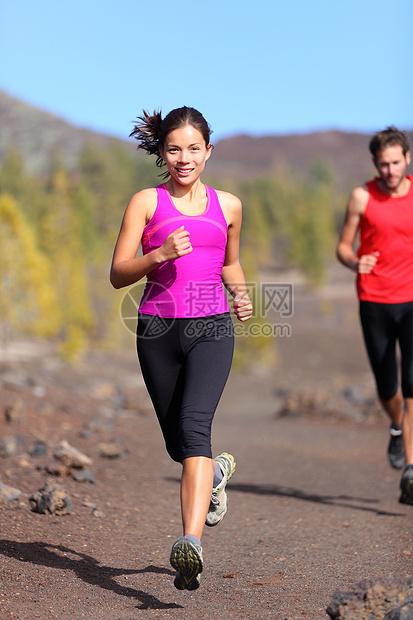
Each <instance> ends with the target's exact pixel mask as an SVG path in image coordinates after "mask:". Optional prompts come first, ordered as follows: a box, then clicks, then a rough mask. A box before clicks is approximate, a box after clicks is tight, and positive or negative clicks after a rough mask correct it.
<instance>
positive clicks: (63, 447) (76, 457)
mask: <svg viewBox="0 0 413 620" xmlns="http://www.w3.org/2000/svg"><path fill="white" fill-rule="evenodd" d="M54 456H55V458H56V459H58V460H59V461H62V463H64V464H65V465H66V467H73V468H74V469H84V468H85V467H88V466H89V465H91V464H92V459H90V458H89V457H88V456H86V455H85V454H82V452H80V451H79V450H77V449H76V448H74V447H73V446H71V445H70V444H69V442H67V441H66V440H65V439H63V441H61V442H60V443H59V445H58V446H57V448H56V450H55V454H54Z"/></svg>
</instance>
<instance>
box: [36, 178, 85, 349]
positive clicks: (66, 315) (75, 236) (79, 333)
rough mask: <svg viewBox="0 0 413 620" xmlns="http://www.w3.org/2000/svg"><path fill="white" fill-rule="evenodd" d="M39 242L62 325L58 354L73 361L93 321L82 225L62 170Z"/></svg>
mask: <svg viewBox="0 0 413 620" xmlns="http://www.w3.org/2000/svg"><path fill="white" fill-rule="evenodd" d="M40 238H41V243H42V248H43V249H44V251H45V253H46V255H47V256H48V257H49V259H50V260H51V262H52V264H53V274H52V278H53V286H54V288H55V291H56V295H57V299H58V306H59V318H60V323H61V328H60V340H61V344H60V350H61V352H62V354H63V355H64V357H66V358H67V359H69V360H72V359H75V358H76V357H77V355H78V354H79V353H81V352H82V350H83V349H84V348H85V346H86V343H87V340H88V339H89V336H90V332H91V330H92V328H93V322H94V321H93V311H92V302H91V299H90V287H89V284H88V276H87V261H86V256H85V251H84V248H83V247H82V235H81V223H80V220H79V217H78V214H77V213H76V210H75V208H74V206H73V196H72V188H71V185H70V182H69V178H68V175H67V173H66V172H65V171H64V170H58V171H56V172H55V174H54V177H53V179H52V185H51V188H50V193H49V197H48V209H47V212H46V213H45V215H44V217H43V219H42V222H41V225H40Z"/></svg>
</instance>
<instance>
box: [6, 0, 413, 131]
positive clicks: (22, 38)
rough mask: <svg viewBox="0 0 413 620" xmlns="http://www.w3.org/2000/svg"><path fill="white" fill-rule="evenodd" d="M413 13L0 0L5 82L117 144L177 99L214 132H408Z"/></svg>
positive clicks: (377, 4) (274, 4)
mask: <svg viewBox="0 0 413 620" xmlns="http://www.w3.org/2000/svg"><path fill="white" fill-rule="evenodd" d="M411 20H412V16H411V5H410V2H409V0H392V2H389V1H388V0H387V1H386V2H385V1H384V0H346V1H345V2H343V1H342V2H340V1H339V2H334V1H332V0H328V1H327V0H312V1H311V0H295V1H294V0H291V1H290V2H286V0H283V1H281V0H266V1H264V0H256V1H255V2H254V1H252V0H209V1H208V0H205V1H204V2H193V3H188V2H178V3H176V2H171V1H170V0H156V1H154V2H150V1H149V0H146V1H145V2H144V1H143V0H117V1H116V2H113V0H100V1H99V2H97V1H96V0H83V1H80V0H71V1H70V2H68V1H67V0H60V1H56V0H39V1H38V2H33V0H30V1H29V0H13V1H11V0H0V89H1V90H5V91H6V92H8V93H9V94H11V95H13V96H16V97H18V98H21V99H23V100H25V101H27V102H28V103H31V104H34V105H36V106H37V107H40V108H41V109H44V110H47V111H50V112H53V113H55V114H57V115H58V116H61V117H63V118H65V119H66V120H68V121H69V122H72V123H74V124H75V125H78V126H81V127H88V128H91V129H95V130H98V131H102V132H104V133H107V134H111V135H115V136H120V137H123V138H126V137H127V136H128V134H129V132H130V131H131V128H132V121H133V119H134V118H136V116H137V115H138V114H140V113H141V110H142V108H145V109H148V110H151V111H152V110H153V109H155V108H162V110H163V111H164V112H165V113H166V112H168V111H169V110H170V109H172V108H174V107H178V106H181V105H189V106H194V107H196V108H198V109H199V110H200V111H201V112H202V113H203V114H204V116H205V117H206V119H207V120H208V121H209V123H210V124H211V126H212V129H213V130H214V135H213V138H214V139H215V140H217V139H220V138H223V137H226V136H231V135H236V134H239V133H249V134H252V135H269V134H288V133H308V132H312V131H315V130H328V129H341V130H345V131H353V130H354V131H361V132H363V133H364V132H366V133H370V132H372V131H376V130H378V129H382V128H383V127H384V126H387V125H389V124H396V125H398V126H399V127H400V128H401V129H412V128H413V69H412V66H413V62H412V59H413V54H412V52H413V49H412V48H413V45H412V36H411V34H412V27H411ZM409 35H410V36H409Z"/></svg>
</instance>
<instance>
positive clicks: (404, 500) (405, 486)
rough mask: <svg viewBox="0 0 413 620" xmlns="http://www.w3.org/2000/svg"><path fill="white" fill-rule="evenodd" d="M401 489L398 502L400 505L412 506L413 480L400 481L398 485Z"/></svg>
mask: <svg viewBox="0 0 413 620" xmlns="http://www.w3.org/2000/svg"><path fill="white" fill-rule="evenodd" d="M400 488H401V492H402V494H401V496H400V499H399V502H400V503H401V504H408V505H409V506H413V478H410V477H409V478H406V479H405V480H403V478H402V480H401V483H400Z"/></svg>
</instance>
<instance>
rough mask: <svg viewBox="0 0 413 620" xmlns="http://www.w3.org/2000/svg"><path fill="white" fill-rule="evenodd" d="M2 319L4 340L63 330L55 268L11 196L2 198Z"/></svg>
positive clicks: (0, 298) (0, 213)
mask: <svg viewBox="0 0 413 620" xmlns="http://www.w3.org/2000/svg"><path fill="white" fill-rule="evenodd" d="M0 316H1V317H2V336H3V340H6V339H7V337H8V336H9V335H10V334H11V333H12V332H14V331H16V332H18V333H22V334H24V333H26V334H27V333H31V334H34V335H36V336H41V337H50V336H53V335H55V334H56V332H57V329H58V327H59V318H58V317H59V312H58V306H57V298H56V295H55V291H54V289H53V286H52V280H51V265H50V263H49V261H48V260H47V258H46V256H45V255H44V254H42V253H41V252H40V251H39V249H38V248H37V246H36V241H35V235H34V234H33V231H32V229H31V228H30V227H29V226H28V224H27V223H26V221H25V219H24V216H23V214H22V212H21V209H20V207H19V205H18V203H17V202H16V201H15V200H14V199H13V198H12V197H11V196H10V195H7V194H2V195H0Z"/></svg>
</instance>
